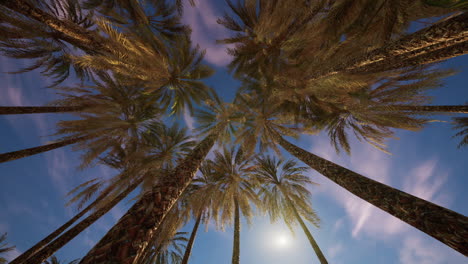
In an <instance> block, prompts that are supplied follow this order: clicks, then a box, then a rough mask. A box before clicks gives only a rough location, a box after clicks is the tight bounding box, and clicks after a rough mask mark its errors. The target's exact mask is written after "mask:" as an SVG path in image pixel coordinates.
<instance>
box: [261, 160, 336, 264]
mask: <svg viewBox="0 0 468 264" xmlns="http://www.w3.org/2000/svg"><path fill="white" fill-rule="evenodd" d="M256 162H257V170H256V171H255V176H256V177H257V178H258V180H259V181H260V183H261V189H260V192H259V196H260V197H261V199H262V204H263V207H264V210H265V211H267V212H268V214H269V215H270V219H271V220H272V221H276V220H277V219H278V218H279V217H281V218H282V219H283V220H284V221H285V223H286V224H287V225H288V226H289V227H290V228H292V224H293V222H294V220H293V219H294V218H295V219H296V221H297V222H299V224H300V225H301V228H302V230H303V231H304V233H305V235H306V236H307V239H308V240H309V242H310V245H311V246H312V248H313V250H314V251H315V254H316V255H317V257H318V259H319V260H320V263H322V264H324V263H328V261H327V259H326V258H325V256H324V255H323V253H322V251H321V250H320V248H319V246H318V244H317V242H316V241H315V239H314V237H313V236H312V234H311V233H310V231H309V229H308V228H307V226H306V224H305V223H304V220H303V219H302V217H304V218H305V219H306V220H307V221H309V222H311V223H313V224H314V225H315V226H318V224H319V218H318V216H317V215H316V213H315V211H314V210H313V209H312V205H311V203H310V198H311V193H310V191H309V190H308V188H307V187H309V186H310V185H311V184H313V182H312V181H311V180H310V179H309V177H308V176H306V175H304V173H305V172H306V171H307V169H308V168H307V167H300V166H298V164H297V162H296V161H294V160H283V159H276V158H275V157H271V156H266V157H261V158H258V159H257V161H256ZM301 216H302V217H301Z"/></svg>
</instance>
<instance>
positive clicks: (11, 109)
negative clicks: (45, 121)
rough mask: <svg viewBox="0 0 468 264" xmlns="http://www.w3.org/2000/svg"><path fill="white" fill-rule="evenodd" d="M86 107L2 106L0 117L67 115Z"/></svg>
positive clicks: (0, 107)
mask: <svg viewBox="0 0 468 264" xmlns="http://www.w3.org/2000/svg"><path fill="white" fill-rule="evenodd" d="M84 108H85V107H84V106H0V115H18V114H43V113H67V112H78V111H81V110H83V109H84Z"/></svg>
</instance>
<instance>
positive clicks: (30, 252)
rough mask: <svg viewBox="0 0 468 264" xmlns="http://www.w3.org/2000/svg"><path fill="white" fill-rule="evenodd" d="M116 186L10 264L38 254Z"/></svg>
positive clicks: (106, 190)
mask: <svg viewBox="0 0 468 264" xmlns="http://www.w3.org/2000/svg"><path fill="white" fill-rule="evenodd" d="M113 189H114V188H113V187H112V186H109V187H108V188H106V189H105V190H104V191H103V192H102V193H101V194H100V195H99V196H98V197H97V198H96V200H94V202H92V203H91V204H90V205H88V206H87V207H86V208H85V209H83V210H81V211H80V212H79V213H78V214H76V215H75V216H74V217H73V218H72V219H70V220H68V222H66V223H65V224H63V225H62V226H60V227H59V228H57V229H56V230H55V231H54V232H52V233H51V234H50V235H48V236H47V237H45V238H44V239H42V240H41V241H39V242H38V243H36V244H35V245H34V246H33V247H31V248H30V249H28V250H27V251H26V252H24V253H23V254H21V255H19V256H18V257H17V258H15V259H14V260H12V261H11V262H10V264H20V263H24V261H25V260H27V259H28V258H29V257H30V256H31V255H33V254H36V252H38V251H39V250H41V249H42V248H43V247H45V246H46V245H47V244H48V243H49V242H50V241H52V240H53V239H54V238H56V237H57V236H58V235H60V234H61V233H63V232H64V231H65V230H67V228H69V227H70V226H71V225H72V224H74V223H75V222H76V221H78V219H80V218H81V217H82V216H83V215H85V214H86V213H87V212H89V211H90V210H91V209H92V208H94V207H95V206H96V205H97V204H98V203H99V202H100V201H101V200H102V199H104V198H105V197H106V196H107V195H108V194H109V193H110V192H111V191H112V190H113Z"/></svg>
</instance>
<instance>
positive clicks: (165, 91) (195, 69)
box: [145, 34, 214, 114]
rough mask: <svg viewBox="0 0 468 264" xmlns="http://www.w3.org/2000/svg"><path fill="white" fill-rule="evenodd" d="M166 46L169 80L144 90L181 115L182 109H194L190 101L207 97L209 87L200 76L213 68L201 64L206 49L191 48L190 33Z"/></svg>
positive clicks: (207, 75) (165, 106) (206, 75)
mask: <svg viewBox="0 0 468 264" xmlns="http://www.w3.org/2000/svg"><path fill="white" fill-rule="evenodd" d="M175 40H176V42H175V43H174V44H172V45H171V46H172V47H171V48H170V49H169V52H168V53H169V55H168V57H169V60H168V71H169V77H168V81H167V82H166V83H165V84H164V85H163V86H161V87H156V86H154V87H149V88H148V89H147V90H146V91H145V92H146V93H151V94H153V95H155V96H157V97H158V98H160V99H159V103H160V104H161V106H162V107H164V108H170V110H171V111H170V113H171V114H181V113H182V110H183V109H187V110H189V112H190V113H192V112H193V103H196V104H199V103H201V102H202V101H203V100H205V99H209V95H210V93H211V92H210V90H211V88H209V87H208V86H207V85H206V84H204V83H203V82H201V80H202V79H205V78H208V77H210V76H211V75H212V74H213V72H214V71H213V69H211V68H210V67H208V66H207V65H203V64H202V60H203V57H204V54H205V52H204V51H203V52H200V48H199V47H198V46H196V47H195V48H192V43H191V41H190V36H189V35H188V34H182V35H180V36H178V37H177V38H176V39H175Z"/></svg>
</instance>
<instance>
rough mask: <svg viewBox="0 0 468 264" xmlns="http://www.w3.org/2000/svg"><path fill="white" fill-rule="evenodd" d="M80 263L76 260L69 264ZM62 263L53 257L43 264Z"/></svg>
mask: <svg viewBox="0 0 468 264" xmlns="http://www.w3.org/2000/svg"><path fill="white" fill-rule="evenodd" d="M78 261H79V259H75V260H72V261H70V262H68V264H77V263H78ZM61 263H62V262H60V261H59V260H58V258H57V257H56V256H52V257H50V259H49V260H46V261H44V263H43V264H61Z"/></svg>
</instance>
